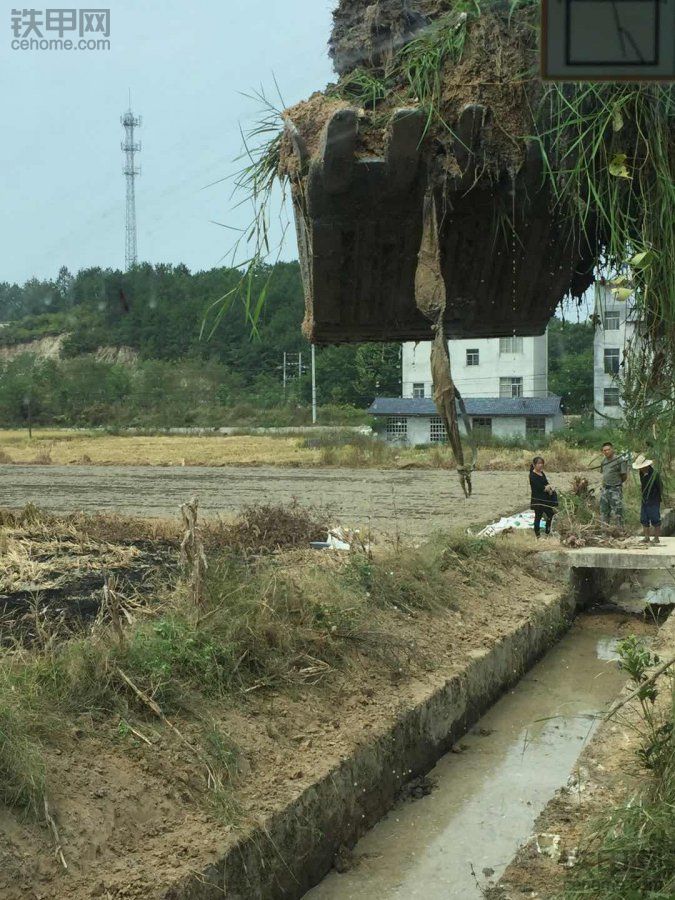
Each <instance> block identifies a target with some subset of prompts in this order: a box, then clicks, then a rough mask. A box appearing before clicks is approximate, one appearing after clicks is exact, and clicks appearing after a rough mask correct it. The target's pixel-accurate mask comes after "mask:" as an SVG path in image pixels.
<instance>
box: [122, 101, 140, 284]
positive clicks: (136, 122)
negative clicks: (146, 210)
mask: <svg viewBox="0 0 675 900" xmlns="http://www.w3.org/2000/svg"><path fill="white" fill-rule="evenodd" d="M120 122H121V123H122V125H123V126H124V140H123V141H122V143H121V144H120V146H121V148H122V150H124V155H125V160H124V169H123V170H122V171H123V172H124V176H125V178H126V181H127V212H126V241H125V247H124V268H125V270H126V271H127V272H128V271H129V269H132V268H133V267H134V266H135V265H136V262H137V261H138V245H137V238H136V176H137V175H140V174H141V170H140V167H138V166H137V165H136V154H137V153H139V152H140V150H141V143H140V141H137V140H136V138H135V135H134V129H136V128H140V126H141V124H142V119H141V117H140V116H135V115H134V114H133V112H132V111H131V92H129V109H128V110H127V111H126V112H125V113H124V115H122V116H121V117H120Z"/></svg>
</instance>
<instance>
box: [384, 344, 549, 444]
mask: <svg viewBox="0 0 675 900" xmlns="http://www.w3.org/2000/svg"><path fill="white" fill-rule="evenodd" d="M448 346H449V350H450V362H451V366H452V377H453V380H454V382H455V384H456V386H457V388H458V390H459V391H460V393H461V395H462V397H463V398H464V400H465V402H466V410H467V414H468V416H469V418H470V420H471V425H472V428H473V430H474V431H475V433H476V434H477V435H480V436H482V437H483V438H489V437H510V436H514V435H523V436H524V437H526V438H528V439H530V440H533V441H536V440H537V439H539V438H543V437H544V436H545V435H547V434H550V433H551V432H552V431H555V430H556V429H558V428H561V427H562V426H563V424H564V420H563V415H562V410H561V407H560V397H550V396H549V394H548V337H547V335H546V334H543V335H541V336H540V337H511V338H490V339H486V338H481V339H475V338H472V339H469V340H453V341H449V343H448ZM430 353H431V345H430V344H429V343H428V342H425V343H419V344H413V343H407V344H404V345H403V355H402V368H403V372H402V396H401V397H398V398H397V397H389V398H387V397H378V398H377V399H376V400H375V402H374V403H373V405H372V406H371V407H370V412H371V414H372V415H373V416H375V417H376V418H380V419H382V420H384V423H385V427H384V433H385V435H386V437H387V439H388V440H390V441H394V442H396V443H408V444H427V443H437V442H441V441H445V440H446V434H445V427H444V425H443V422H442V420H441V419H440V418H439V416H438V414H437V411H436V409H435V407H434V403H433V400H432V399H431V398H432V382H431V359H430ZM460 430H461V431H463V430H464V424H463V421H460Z"/></svg>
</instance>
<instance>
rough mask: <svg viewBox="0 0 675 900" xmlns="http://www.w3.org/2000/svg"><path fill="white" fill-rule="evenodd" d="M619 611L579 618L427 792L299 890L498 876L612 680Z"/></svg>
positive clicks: (455, 886)
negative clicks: (340, 865)
mask: <svg viewBox="0 0 675 900" xmlns="http://www.w3.org/2000/svg"><path fill="white" fill-rule="evenodd" d="M625 619H626V616H621V615H613V614H612V615H602V616H598V615H585V616H582V617H580V618H579V619H578V620H577V622H576V623H575V625H574V626H573V627H572V630H571V631H570V632H569V634H568V635H566V636H565V637H564V638H563V639H562V641H561V642H560V643H559V644H558V645H556V646H555V647H554V648H553V649H552V650H551V651H550V652H549V653H548V655H547V656H546V657H545V658H544V659H543V660H542V661H541V662H540V663H538V664H537V665H536V666H535V667H534V668H533V669H532V670H531V671H530V672H529V673H528V674H527V675H525V677H524V678H523V679H522V681H521V682H520V683H519V684H518V685H517V686H516V688H515V689H514V690H513V691H511V692H509V693H508V694H506V695H505V696H504V697H503V698H502V699H501V700H500V701H499V702H498V703H497V704H496V705H495V706H493V707H492V709H491V710H490V711H489V712H488V713H487V714H486V715H485V716H484V717H483V718H482V719H481V720H480V722H478V724H477V725H476V727H475V728H474V729H473V730H472V731H471V732H470V733H469V734H467V735H466V737H465V738H463V739H462V740H461V741H460V747H461V748H462V752H461V753H448V754H447V755H446V756H444V757H443V758H442V759H441V760H440V761H439V763H438V764H437V766H436V767H435V769H434V770H433V771H432V773H431V775H430V778H431V779H432V781H434V782H435V788H434V789H433V790H432V792H431V793H430V794H429V795H428V796H426V797H423V798H422V799H420V800H414V801H407V802H405V803H403V804H400V805H399V806H397V807H395V808H394V809H393V810H392V811H391V812H390V813H389V815H388V816H386V817H385V818H384V819H383V820H382V821H381V822H380V823H378V825H376V826H375V828H373V829H372V830H371V831H370V832H369V833H368V834H367V835H366V836H365V837H364V838H363V839H362V840H361V841H360V842H359V843H358V844H357V846H356V848H355V850H354V867H353V868H351V869H350V870H349V871H347V872H345V873H343V874H337V873H336V872H332V873H331V874H329V875H328V876H327V877H326V878H325V879H324V880H323V881H322V882H321V884H320V885H318V886H317V887H316V888H314V889H313V890H311V891H310V892H309V893H308V894H306V895H305V896H306V898H311V900H351V898H354V900H357V898H358V900H389V898H401V900H403V898H405V900H414V898H419V900H422V898H424V900H441V898H443V900H450V898H456V900H471V898H477V900H479V898H481V897H482V896H483V895H482V893H481V890H480V888H479V884H480V885H481V886H483V887H486V886H488V885H489V884H490V882H492V881H495V880H496V879H497V878H499V876H500V875H501V874H502V872H503V871H504V869H505V868H506V866H507V864H508V863H509V861H510V860H511V857H512V856H513V855H514V853H515V851H516V849H517V848H518V846H519V845H520V844H522V843H523V842H524V841H525V840H526V839H527V837H528V836H529V834H530V833H531V830H532V825H533V823H534V820H535V818H536V816H538V815H539V813H540V812H541V811H542V809H543V808H544V806H545V805H546V803H547V802H548V800H549V799H550V798H551V796H552V795H553V794H554V792H555V791H556V790H557V789H558V788H559V787H561V786H562V785H564V784H565V783H566V781H567V780H568V777H569V776H570V774H571V773H572V772H573V770H574V765H575V761H576V759H577V757H578V756H579V754H580V752H581V749H582V747H583V746H584V742H585V741H587V740H588V739H589V737H590V735H591V734H592V732H593V730H594V728H595V725H596V721H595V720H594V718H593V715H594V713H597V712H598V711H600V710H602V708H603V707H604V706H605V705H606V704H607V703H608V702H609V701H611V700H612V699H613V698H614V697H615V696H616V694H617V693H618V692H619V690H620V689H621V686H622V685H623V683H624V681H625V677H624V676H623V675H622V674H621V673H620V672H619V671H618V668H617V664H616V654H615V652H614V651H615V645H616V635H617V633H618V632H619V627H620V623H621V622H625ZM622 633H624V634H625V632H623V631H622ZM472 870H473V872H475V873H476V877H474V875H473V874H472Z"/></svg>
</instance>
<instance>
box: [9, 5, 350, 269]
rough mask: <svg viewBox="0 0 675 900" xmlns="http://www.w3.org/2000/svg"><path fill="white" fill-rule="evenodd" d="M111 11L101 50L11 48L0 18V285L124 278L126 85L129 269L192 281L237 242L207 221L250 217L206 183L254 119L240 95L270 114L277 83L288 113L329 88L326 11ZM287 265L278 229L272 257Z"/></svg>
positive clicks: (241, 223)
mask: <svg viewBox="0 0 675 900" xmlns="http://www.w3.org/2000/svg"><path fill="white" fill-rule="evenodd" d="M40 3H41V0H37V4H38V5H37V6H36V7H35V8H36V9H38V11H39V12H40V13H42V12H43V11H44V10H45V9H47V8H49V7H44V6H40V5H39V4H40ZM108 3H110V10H111V13H110V42H111V49H110V50H109V51H106V50H91V51H88V50H81V51H79V50H71V51H67V50H57V51H54V50H52V51H49V50H20V49H19V50H14V49H12V48H11V41H12V40H13V39H14V34H13V31H12V21H11V12H12V9H14V8H16V6H18V4H15V5H14V6H13V5H8V4H6V5H5V6H4V13H3V14H2V15H1V16H0V84H1V85H2V95H1V98H0V104H1V110H2V121H3V129H2V131H3V139H2V142H1V143H0V171H2V188H1V189H0V190H1V192H2V193H1V194H0V199H1V202H2V219H1V220H0V248H1V249H0V281H18V282H23V281H25V280H26V279H28V278H30V277H33V276H36V277H39V278H48V277H55V276H56V274H57V272H58V270H59V267H60V266H62V265H66V266H68V268H69V269H70V270H71V271H73V272H74V271H77V270H78V269H80V268H84V267H87V266H103V267H106V266H111V267H119V268H122V267H123V265H124V210H125V184H124V177H123V174H122V164H123V155H122V152H121V150H120V142H121V140H122V138H123V131H122V126H121V125H120V121H119V117H120V114H121V113H122V112H123V111H124V110H125V109H126V107H127V105H128V89H129V88H130V89H131V91H132V104H133V108H134V111H135V112H136V113H137V114H139V115H141V116H142V117H143V126H142V128H141V130H140V133H139V138H140V140H141V142H142V145H143V149H142V152H141V154H140V157H139V162H140V164H141V167H142V175H141V177H140V178H139V179H138V181H137V217H138V255H139V260H144V261H149V262H152V263H156V262H170V263H179V262H184V263H185V264H186V265H187V266H188V267H189V268H190V269H192V270H198V269H208V268H211V267H213V266H216V265H219V264H223V263H225V262H229V258H226V259H223V256H224V254H226V253H227V251H228V249H229V248H231V246H232V243H233V235H234V232H228V231H226V230H224V229H223V228H221V227H218V226H217V225H214V224H211V220H216V221H219V222H223V223H226V224H229V225H232V226H235V227H240V228H241V227H245V226H246V225H247V224H248V222H249V220H250V213H249V211H248V209H246V208H241V209H238V210H237V209H233V207H234V205H235V204H234V201H232V199H231V193H232V183H231V181H227V182H225V183H222V184H220V185H217V186H212V187H206V185H209V184H211V183H212V182H214V181H216V180H218V179H222V178H226V177H227V176H231V175H232V174H233V172H234V171H236V169H237V167H238V164H236V163H235V162H234V159H235V158H236V157H237V155H238V154H239V153H240V152H241V138H240V133H239V129H240V126H241V127H243V128H244V129H246V127H247V126H250V124H251V122H252V121H253V119H254V118H255V116H256V113H257V111H258V107H257V105H256V103H255V102H252V101H251V100H248V99H246V98H245V97H243V96H242V93H250V92H251V91H253V90H256V89H259V88H260V87H261V86H262V87H263V88H264V89H265V91H266V92H267V93H268V94H269V96H270V98H271V99H273V100H275V101H277V105H279V102H278V97H277V96H275V86H274V79H275V77H276V80H277V82H278V84H279V88H280V90H281V92H282V94H283V98H284V100H285V101H286V103H287V104H289V105H290V104H292V103H294V102H296V101H298V100H300V99H302V98H304V97H306V96H308V95H309V94H310V93H311V92H312V91H313V90H317V89H320V88H322V87H323V86H324V85H325V84H326V83H327V82H328V81H330V80H333V73H332V69H331V64H330V60H329V58H328V54H327V50H326V42H327V40H328V36H329V33H330V26H331V9H332V7H333V2H332V0H284V2H283V3H282V2H281V0H229V2H228V0H226V2H223V0H196V2H195V3H188V2H185V0H183V2H177V0H161V2H160V0H144V2H143V3H139V2H138V0H136V2H133V3H132V2H130V0H105V5H106V6H107V5H108ZM102 5H103V4H102ZM57 6H58V7H59V8H61V7H62V6H64V4H54V6H53V8H56V7H57ZM22 8H23V7H22ZM88 8H92V6H91V4H90V5H89V7H88ZM27 25H28V23H27V22H25V21H24V22H22V23H21V25H20V28H21V29H22V30H21V34H22V35H23V34H24V33H25V28H26V27H27ZM42 30H43V31H44V29H42ZM56 36H57V35H56V34H55V33H54V32H51V33H47V32H45V33H44V37H56ZM68 36H69V35H68V34H65V35H64V37H68ZM75 39H76V40H77V33H75ZM296 255H297V254H296V250H295V241H294V235H293V234H289V239H288V240H287V242H286V250H285V253H284V256H285V257H286V258H295V257H296Z"/></svg>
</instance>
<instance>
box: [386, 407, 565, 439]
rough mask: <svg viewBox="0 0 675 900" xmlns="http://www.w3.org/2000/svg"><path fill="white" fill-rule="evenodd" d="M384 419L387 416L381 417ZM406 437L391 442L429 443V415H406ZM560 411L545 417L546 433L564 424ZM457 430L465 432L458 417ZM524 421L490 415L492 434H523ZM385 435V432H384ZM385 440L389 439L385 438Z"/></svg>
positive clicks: (507, 435)
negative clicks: (556, 414) (405, 438)
mask: <svg viewBox="0 0 675 900" xmlns="http://www.w3.org/2000/svg"><path fill="white" fill-rule="evenodd" d="M382 418H383V419H384V420H385V421H386V419H387V416H383V417H382ZM397 418H398V417H397ZM407 419H408V437H407V440H405V441H403V440H399V441H391V443H397V444H402V445H403V444H405V445H407V446H411V447H417V446H419V445H420V444H429V443H431V438H430V425H431V417H430V416H408V417H407ZM564 424H565V423H564V420H563V416H562V413H560V414H559V415H558V416H547V417H546V434H551V432H553V431H554V430H556V429H558V428H562V427H563V426H564ZM459 430H460V433H461V434H465V433H466V432H465V430H464V424H463V422H462V419H461V418H460V419H459ZM525 433H526V423H525V416H493V417H492V436H493V437H496V438H510V437H514V436H517V435H522V436H525ZM384 437H386V432H385V434H384ZM387 440H389V439H388V438H387Z"/></svg>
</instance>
